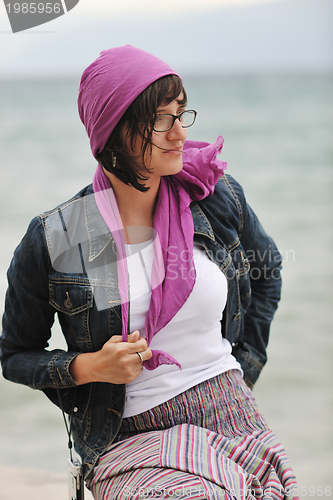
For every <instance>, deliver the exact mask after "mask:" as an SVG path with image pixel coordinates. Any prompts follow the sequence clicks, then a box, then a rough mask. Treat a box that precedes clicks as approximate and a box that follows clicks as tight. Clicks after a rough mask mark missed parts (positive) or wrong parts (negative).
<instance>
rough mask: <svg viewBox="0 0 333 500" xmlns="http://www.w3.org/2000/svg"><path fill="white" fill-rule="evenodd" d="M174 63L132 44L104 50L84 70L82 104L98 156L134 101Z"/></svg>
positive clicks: (87, 128) (88, 129) (167, 72)
mask: <svg viewBox="0 0 333 500" xmlns="http://www.w3.org/2000/svg"><path fill="white" fill-rule="evenodd" d="M166 75H176V76H178V75H177V73H175V72H174V71H173V70H172V69H171V68H170V66H168V65H167V64H166V63H165V62H163V61H161V59H158V58H157V57H155V56H153V55H151V54H148V52H145V51H144V50H141V49H137V48H136V47H132V46H131V45H125V46H124V47H116V48H114V49H109V50H103V51H102V52H101V55H100V56H99V57H98V58H97V59H96V61H94V62H93V63H92V64H90V66H88V68H87V69H85V71H84V72H83V74H82V77H81V83H80V89H79V97H78V107H79V115H80V118H81V121H82V123H83V125H84V126H85V128H86V131H87V134H88V136H89V139H90V147H91V151H92V154H93V155H94V157H95V158H97V155H98V154H99V153H100V152H101V151H102V150H103V148H104V146H105V144H106V142H107V140H108V138H109V137H110V135H111V132H112V131H113V129H114V128H115V126H116V125H117V123H118V122H119V120H120V118H121V117H122V116H123V114H124V113H125V111H126V109H127V108H128V107H129V106H130V104H132V102H133V101H134V100H135V99H136V98H137V97H138V95H139V94H141V92H143V91H144V90H145V89H146V88H147V87H149V85H150V84H151V83H153V82H155V81H156V80H158V79H159V78H162V77H163V76H166Z"/></svg>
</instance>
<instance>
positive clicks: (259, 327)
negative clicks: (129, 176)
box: [230, 178, 282, 387]
mask: <svg viewBox="0 0 333 500" xmlns="http://www.w3.org/2000/svg"><path fill="white" fill-rule="evenodd" d="M230 186H231V187H232V189H233V190H234V192H235V194H236V196H237V198H238V200H239V201H240V205H241V218H240V228H239V234H240V241H241V245H242V247H243V249H244V251H245V254H246V258H247V260H248V262H249V264H250V269H249V276H250V283H251V302H250V305H249V307H248V308H247V310H246V313H245V317H244V329H243V331H242V332H241V334H240V336H239V339H238V342H237V344H236V346H235V347H234V349H233V354H234V355H235V357H236V358H237V359H238V361H239V362H240V363H241V365H242V368H243V371H244V380H245V382H246V383H247V385H249V387H253V385H254V383H255V382H256V380H257V379H258V377H259V375H260V372H261V370H262V368H263V366H264V364H265V363H266V361H267V353H266V348H267V344H268V339H269V330H270V325H271V322H272V320H273V316H274V313H275V311H276V309H277V306H278V302H279V300H280V295H281V284H282V283H281V263H282V257H281V254H280V253H279V251H278V249H277V247H276V245H275V243H274V241H273V239H272V238H271V237H270V236H268V235H267V233H266V232H265V230H264V229H263V227H262V225H261V224H260V222H259V220H258V218H257V216H256V215H255V213H254V212H253V210H252V209H251V207H250V206H249V205H248V204H247V202H246V199H245V196H244V193H243V190H242V188H241V186H240V185H239V184H238V183H237V182H236V181H234V180H233V179H232V178H231V179H230Z"/></svg>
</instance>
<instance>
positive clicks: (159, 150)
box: [125, 93, 187, 185]
mask: <svg viewBox="0 0 333 500" xmlns="http://www.w3.org/2000/svg"><path fill="white" fill-rule="evenodd" d="M182 99H183V94H182V93H181V94H180V95H179V96H178V97H177V99H175V100H174V101H172V102H171V103H170V104H167V105H163V104H162V105H161V106H160V107H159V108H158V110H157V114H158V115H161V114H171V115H178V114H179V113H181V112H182V111H185V107H186V106H185V105H184V104H180V103H181V101H182ZM186 137H187V130H186V129H185V128H183V127H182V126H181V123H180V121H179V120H175V122H174V124H173V126H172V128H171V129H170V130H167V131H166V132H155V131H153V133H152V144H153V146H152V152H151V156H150V157H148V158H147V159H146V166H147V168H148V169H149V170H150V173H147V171H146V170H144V169H143V174H144V176H145V177H148V178H149V179H152V178H156V177H161V176H164V175H173V174H176V173H178V172H180V171H181V169H182V168H183V158H182V156H183V145H184V142H185V140H186ZM125 140H126V142H127V145H128V147H129V142H130V141H129V138H126V139H125ZM141 143H142V139H141V138H140V137H137V139H136V141H135V144H134V148H133V150H131V151H133V153H134V156H136V157H137V158H138V163H139V164H138V167H139V168H140V167H141V168H142V161H141ZM149 179H148V181H145V185H149Z"/></svg>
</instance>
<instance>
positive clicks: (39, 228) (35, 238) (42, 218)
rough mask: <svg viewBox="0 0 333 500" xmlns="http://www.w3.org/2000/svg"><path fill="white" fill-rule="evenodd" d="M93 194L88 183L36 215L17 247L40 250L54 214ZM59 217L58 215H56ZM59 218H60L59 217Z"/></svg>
mask: <svg viewBox="0 0 333 500" xmlns="http://www.w3.org/2000/svg"><path fill="white" fill-rule="evenodd" d="M89 194H93V190H92V185H91V184H90V185H88V186H86V187H84V188H83V189H81V190H80V191H79V192H78V193H77V194H76V195H75V196H72V197H71V198H70V199H69V200H67V201H65V202H63V203H61V204H59V205H57V206H56V207H55V208H53V209H51V210H48V211H46V212H42V213H40V214H38V215H36V216H35V217H34V218H33V219H32V220H31V221H30V223H29V225H28V228H27V230H26V233H25V235H24V236H23V238H22V240H21V242H20V245H19V247H18V248H20V249H21V250H24V251H28V250H29V249H30V250H35V251H36V250H38V249H40V250H42V248H43V247H44V246H45V244H46V243H47V240H48V236H47V231H46V229H47V227H49V225H50V222H49V221H50V220H52V219H53V218H54V217H52V216H54V215H56V214H59V213H60V212H61V213H62V212H63V211H64V210H65V209H66V208H67V207H71V206H75V203H76V202H80V200H82V199H83V198H84V197H85V196H87V195H89ZM57 218H58V219H59V216H58V217H57ZM59 220H61V219H59Z"/></svg>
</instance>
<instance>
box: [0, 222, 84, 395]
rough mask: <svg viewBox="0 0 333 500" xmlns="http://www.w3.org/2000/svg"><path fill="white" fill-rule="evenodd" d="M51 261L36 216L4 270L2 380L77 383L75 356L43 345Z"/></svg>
mask: <svg viewBox="0 0 333 500" xmlns="http://www.w3.org/2000/svg"><path fill="white" fill-rule="evenodd" d="M49 265H50V262H49V256H48V251H47V245H46V240H45V235H44V231H43V226H42V221H41V219H40V218H39V217H36V218H35V219H33V220H32V222H31V224H30V226H29V228H28V231H27V233H26V235H25V236H24V238H23V240H22V241H21V243H20V245H19V246H18V247H17V249H16V250H15V252H14V256H13V259H12V262H11V264H10V267H9V270H8V273H7V277H8V289H7V293H6V299H5V312H4V315H3V323H2V324H3V330H2V334H1V337H0V360H1V364H2V370H3V375H4V377H5V378H6V379H8V380H11V381H13V382H17V383H20V384H25V385H28V386H30V387H32V388H34V389H43V390H45V392H47V390H48V388H51V387H53V388H69V387H74V386H75V382H74V380H73V379H72V377H71V375H70V372H69V364H70V362H71V361H72V359H74V358H75V356H77V354H79V353H74V352H66V351H63V350H60V349H56V350H53V351H50V350H48V349H47V347H48V340H49V339H50V336H51V327H52V324H53V322H54V309H53V307H52V306H51V305H50V304H49V288H48V267H49Z"/></svg>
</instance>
